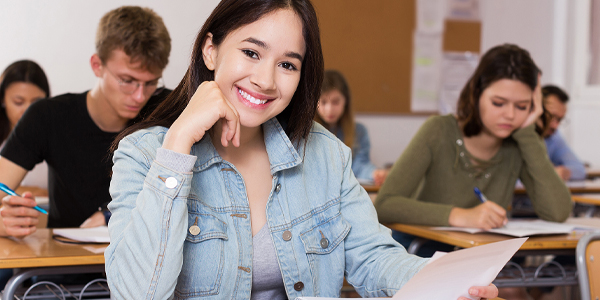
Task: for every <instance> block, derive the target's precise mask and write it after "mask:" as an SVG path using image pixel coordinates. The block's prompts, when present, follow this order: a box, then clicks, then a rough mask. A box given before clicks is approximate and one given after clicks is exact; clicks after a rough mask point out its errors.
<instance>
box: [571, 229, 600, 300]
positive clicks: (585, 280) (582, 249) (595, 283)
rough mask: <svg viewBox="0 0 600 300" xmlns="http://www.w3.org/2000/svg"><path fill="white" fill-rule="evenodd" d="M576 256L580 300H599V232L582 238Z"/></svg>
mask: <svg viewBox="0 0 600 300" xmlns="http://www.w3.org/2000/svg"><path fill="white" fill-rule="evenodd" d="M576 255H577V272H578V273H579V288H580V289H581V299H582V300H598V299H600V231H595V232H593V233H591V234H588V235H585V236H583V237H582V238H581V239H580V240H579V242H578V243H577V250H576Z"/></svg>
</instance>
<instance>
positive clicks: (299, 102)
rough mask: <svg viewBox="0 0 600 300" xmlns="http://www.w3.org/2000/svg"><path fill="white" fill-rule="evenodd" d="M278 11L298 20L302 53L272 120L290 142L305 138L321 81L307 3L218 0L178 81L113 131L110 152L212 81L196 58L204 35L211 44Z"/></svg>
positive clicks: (168, 121)
mask: <svg viewBox="0 0 600 300" xmlns="http://www.w3.org/2000/svg"><path fill="white" fill-rule="evenodd" d="M278 9H292V10H293V11H294V12H295V13H296V14H297V15H298V17H299V18H300V19H301V20H302V24H303V29H302V33H303V36H304V41H305V44H306V54H305V57H304V61H303V62H302V68H301V71H300V81H299V83H298V87H297V89H296V92H295V93H294V96H293V97H292V100H291V102H290V104H289V105H288V107H286V108H285V109H284V110H283V112H281V113H280V114H279V115H278V116H277V119H278V120H279V122H280V123H281V124H282V126H283V127H284V128H285V132H286V134H287V135H288V137H289V138H290V140H292V142H295V143H298V142H299V141H300V140H301V139H306V137H308V134H309V132H310V128H311V127H312V120H313V117H314V114H315V111H316V108H317V103H318V101H319V92H320V88H321V82H322V80H323V53H322V50H321V39H320V33H319V26H318V21H317V15H316V13H315V10H314V8H313V6H312V4H311V3H310V1H309V0H223V1H221V2H220V3H219V4H218V5H217V7H216V8H215V9H214V10H213V12H212V13H211V14H210V16H209V17H208V19H207V20H206V22H205V23H204V26H202V29H201V30H200V32H199V33H198V36H197V37H196V41H195V43H194V48H193V52H192V57H191V62H190V66H189V67H188V70H187V72H186V73H185V76H184V77H183V79H182V80H181V82H180V83H179V85H178V86H177V87H176V88H175V89H174V90H173V92H171V94H170V95H169V96H168V97H167V99H165V101H163V102H162V103H161V104H160V105H159V106H158V107H157V108H156V109H155V110H154V112H152V114H150V115H149V116H148V117H147V118H146V119H145V120H143V121H142V122H140V123H137V124H134V125H133V126H131V127H129V128H127V129H125V130H124V131H123V132H122V133H121V134H119V136H118V137H117V138H116V140H115V142H114V143H113V146H112V150H113V151H114V150H115V149H116V148H117V146H118V142H119V141H120V140H121V139H122V138H123V137H125V136H126V135H128V134H130V133H133V132H134V131H137V130H139V129H144V128H148V127H151V126H164V127H170V126H171V125H172V124H173V122H175V120H176V119H177V118H178V117H179V115H180V114H181V112H183V110H184V109H185V108H186V106H187V104H188V103H189V101H190V99H191V98H192V96H193V95H194V92H195V91H196V89H197V88H198V86H199V85H200V84H201V83H202V82H204V81H211V80H214V71H211V70H209V69H208V68H207V67H206V65H205V64H204V59H203V57H202V45H203V44H204V41H205V39H206V37H207V35H208V33H211V34H212V42H213V44H214V45H215V46H217V47H218V46H219V45H220V44H221V43H222V42H223V40H224V39H225V37H227V35H228V34H229V33H230V32H232V31H233V30H236V29H238V28H240V27H242V26H244V25H247V24H250V23H252V22H255V21H257V20H258V19H260V18H261V17H263V16H265V15H267V14H269V13H271V12H274V11H276V10H278Z"/></svg>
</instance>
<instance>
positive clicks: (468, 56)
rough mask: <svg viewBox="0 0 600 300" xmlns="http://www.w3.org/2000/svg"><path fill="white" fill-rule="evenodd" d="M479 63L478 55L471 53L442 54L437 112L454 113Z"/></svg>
mask: <svg viewBox="0 0 600 300" xmlns="http://www.w3.org/2000/svg"><path fill="white" fill-rule="evenodd" d="M478 63H479V54H477V53H473V52H444V54H443V55H442V62H441V68H442V70H441V78H442V79H441V80H440V97H439V112H440V114H441V115H445V114H454V113H456V104H457V101H458V97H459V96H460V92H461V90H462V88H463V87H464V86H465V84H466V83H467V81H468V80H469V78H471V75H472V74H473V72H474V71H475V69H476V68H477V64H478Z"/></svg>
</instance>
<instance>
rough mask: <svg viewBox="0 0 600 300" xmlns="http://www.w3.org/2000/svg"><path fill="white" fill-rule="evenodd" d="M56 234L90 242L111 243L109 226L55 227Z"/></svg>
mask: <svg viewBox="0 0 600 300" xmlns="http://www.w3.org/2000/svg"><path fill="white" fill-rule="evenodd" d="M53 232H54V234H56V235H59V236H63V237H66V238H69V239H72V240H75V241H80V242H90V243H110V237H109V236H108V227H107V226H99V227H93V228H55V229H53Z"/></svg>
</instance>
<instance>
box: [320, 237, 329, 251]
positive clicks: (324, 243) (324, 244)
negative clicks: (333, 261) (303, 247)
mask: <svg viewBox="0 0 600 300" xmlns="http://www.w3.org/2000/svg"><path fill="white" fill-rule="evenodd" d="M327 247H329V240H327V239H326V238H322V239H321V248H323V249H325V248H327Z"/></svg>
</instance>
